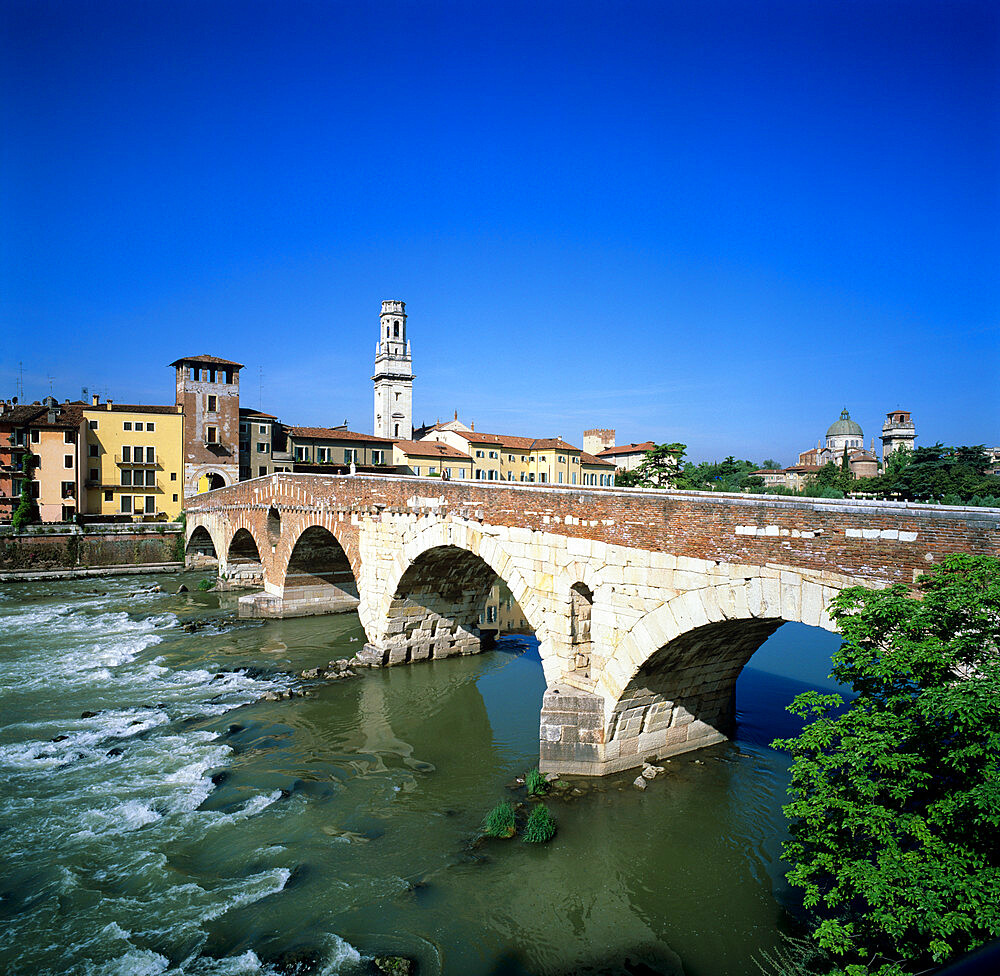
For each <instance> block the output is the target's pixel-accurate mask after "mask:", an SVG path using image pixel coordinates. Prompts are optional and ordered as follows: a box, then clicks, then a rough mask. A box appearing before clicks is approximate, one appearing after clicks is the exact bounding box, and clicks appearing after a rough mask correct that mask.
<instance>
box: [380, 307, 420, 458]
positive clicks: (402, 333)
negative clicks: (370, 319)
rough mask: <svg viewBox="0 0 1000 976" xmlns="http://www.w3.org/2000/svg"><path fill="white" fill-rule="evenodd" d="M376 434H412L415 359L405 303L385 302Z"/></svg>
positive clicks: (400, 436)
mask: <svg viewBox="0 0 1000 976" xmlns="http://www.w3.org/2000/svg"><path fill="white" fill-rule="evenodd" d="M372 380H373V381H374V382H375V436H376V437H391V438H393V440H409V439H410V438H411V437H412V436H413V358H412V357H411V356H410V344H409V342H407V340H406V302H396V301H388V302H382V314H381V315H380V316H379V337H378V345H377V346H376V347H375V375H374V376H373V377H372Z"/></svg>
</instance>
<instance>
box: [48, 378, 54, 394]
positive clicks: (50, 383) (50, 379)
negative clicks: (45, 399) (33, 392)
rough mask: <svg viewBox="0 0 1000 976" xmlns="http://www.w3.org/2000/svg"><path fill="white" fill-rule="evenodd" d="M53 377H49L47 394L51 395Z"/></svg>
mask: <svg viewBox="0 0 1000 976" xmlns="http://www.w3.org/2000/svg"><path fill="white" fill-rule="evenodd" d="M53 379H54V377H52V376H50V377H49V396H52V380H53Z"/></svg>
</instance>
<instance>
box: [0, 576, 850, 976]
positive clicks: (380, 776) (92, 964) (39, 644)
mask: <svg viewBox="0 0 1000 976" xmlns="http://www.w3.org/2000/svg"><path fill="white" fill-rule="evenodd" d="M179 580H180V578H179V577H177V578H170V577H164V578H162V579H161V580H159V581H160V582H162V583H163V584H164V588H165V589H167V590H170V591H173V590H175V589H176V585H177V583H178V582H179ZM188 583H189V584H190V579H188ZM137 588H138V587H137V584H136V583H135V582H134V581H128V580H117V581H100V583H99V585H98V586H95V584H94V581H92V580H91V581H80V582H79V583H72V584H60V585H59V586H55V585H52V584H48V585H43V584H32V585H22V586H18V587H13V588H8V589H6V590H4V591H2V592H0V707H2V710H3V711H2V715H3V727H2V729H0V781H2V782H3V783H4V784H5V789H4V791H3V794H2V797H0V859H2V861H3V864H4V872H3V878H2V881H0V916H2V918H3V925H0V970H2V971H3V972H6V973H32V974H33V973H51V974H57V973H67V972H79V973H94V974H110V973H130V974H131V973H169V974H181V973H183V974H208V973H212V974H221V973H232V974H243V973H276V972H280V971H288V967H289V966H290V965H291V962H290V960H292V959H293V958H297V959H299V960H300V961H302V962H303V964H304V965H305V964H308V965H307V966H306V968H305V969H303V970H300V971H313V972H326V973H352V972H368V971H370V962H369V957H370V956H371V955H372V954H375V953H385V952H394V953H402V954H406V955H410V956H413V957H415V958H417V959H419V961H420V964H421V967H422V968H421V971H422V972H424V973H436V972H441V973H447V974H452V973H454V974H487V973H499V972H508V973H538V974H543V973H544V974H548V973H569V972H579V971H586V970H587V968H588V967H593V968H592V970H591V971H595V972H596V971H615V972H618V971H623V970H622V969H621V966H622V964H623V962H624V961H625V960H626V959H631V960H633V961H638V960H644V961H646V963H647V964H648V965H650V966H651V967H652V968H653V970H654V971H658V972H664V973H676V972H682V971H683V972H685V973H687V974H689V976H698V974H704V976H709V974H711V976H724V974H728V973H731V974H744V973H747V972H751V971H754V967H753V963H752V956H753V954H754V953H755V952H757V951H759V950H760V949H761V948H762V947H771V946H773V945H774V943H775V940H776V939H777V938H778V936H779V931H780V926H781V924H782V923H781V919H782V910H781V908H780V907H779V902H780V901H781V900H782V899H783V898H785V897H786V890H785V887H784V882H783V880H782V873H783V869H782V866H781V864H780V863H779V861H778V851H779V846H780V842H781V839H782V836H783V822H782V818H781V814H780V805H781V803H782V802H783V800H784V789H785V784H786V780H787V774H786V762H785V760H784V759H783V757H781V756H779V755H777V754H775V753H773V752H772V751H771V750H770V749H769V748H768V743H769V742H770V740H771V739H772V738H773V737H774V736H775V735H779V734H781V735H784V734H787V733H788V732H794V731H795V729H796V728H797V725H796V720H794V719H792V718H791V717H790V716H788V715H787V714H786V713H785V712H784V711H783V707H784V705H785V704H787V702H788V700H789V699H790V698H791V696H792V695H793V694H795V693H796V692H797V691H799V690H802V688H803V687H804V686H803V684H802V683H801V682H802V680H803V679H806V680H807V681H808V682H809V683H811V684H816V683H818V682H822V680H823V678H824V676H825V674H826V673H827V671H828V670H829V669H828V666H827V665H826V662H827V661H828V660H829V655H830V653H831V652H832V650H833V649H834V647H835V646H836V638H834V637H832V636H831V635H829V634H825V633H823V632H820V631H810V630H809V629H808V628H803V627H795V626H794V625H787V626H786V627H785V628H782V630H779V631H778V633H777V634H776V635H775V637H774V638H772V642H775V641H777V642H778V643H777V644H774V645H773V646H772V642H769V644H768V645H766V646H765V648H763V649H762V650H761V652H759V654H758V655H757V657H755V658H754V661H753V663H754V665H759V664H760V663H761V662H763V664H765V665H766V666H767V668H768V670H769V671H771V672H774V671H783V672H784V674H785V677H780V676H776V675H775V674H773V673H765V671H763V670H755V669H750V668H748V669H746V671H745V672H744V674H743V676H742V677H741V679H740V683H739V686H738V716H737V717H738V736H737V739H736V741H735V742H734V743H731V744H725V745H721V746H717V747H713V748H712V749H708V750H704V751H702V752H701V753H697V754H694V755H689V756H684V757H680V758H677V759H674V760H673V761H672V762H670V763H668V764H666V765H667V769H668V772H667V774H666V775H665V776H664V777H663V778H661V779H657V780H655V781H654V782H653V783H652V784H651V785H650V787H649V789H648V790H646V791H645V792H644V793H639V792H637V791H635V790H634V789H632V787H631V785H630V783H631V779H632V778H633V777H634V773H633V774H631V775H627V774H624V775H622V776H621V777H614V778H611V779H608V780H602V781H599V782H581V784H580V786H581V789H582V791H583V795H579V796H574V797H572V798H570V799H568V800H560V799H554V800H552V801H551V808H552V810H553V812H554V813H555V815H556V817H557V819H558V823H559V833H558V835H557V837H556V840H555V841H554V842H553V843H552V844H549V845H546V846H542V847H540V848H537V847H535V846H533V845H527V844H522V843H520V842H519V841H517V840H513V841H507V842H500V841H493V842H488V843H485V844H483V843H481V842H479V840H478V827H479V824H480V822H481V820H482V817H483V815H484V813H485V812H486V810H487V809H488V808H489V807H490V806H492V805H493V804H494V803H495V802H497V801H498V800H500V799H503V798H505V797H507V796H509V795H510V794H509V793H507V791H506V790H505V787H504V784H505V783H507V782H508V781H510V780H511V779H512V778H513V777H514V776H515V775H517V774H518V773H521V772H523V771H524V770H525V769H527V768H529V767H531V766H533V765H535V763H536V762H537V745H538V743H537V738H538V713H539V708H540V705H541V695H542V691H543V687H544V681H543V678H542V673H541V666H540V662H539V660H538V656H537V651H536V650H535V649H534V644H533V642H532V641H530V640H529V639H526V638H514V639H510V640H509V641H504V642H501V646H500V648H499V649H498V650H496V651H493V652H491V653H488V654H483V655H480V656H476V657H470V658H462V659H448V660H444V661H434V662H428V663H426V664H421V665H416V666H412V667H399V668H394V669H389V670H386V671H381V672H371V673H365V674H364V675H362V676H360V677H358V678H356V679H354V680H350V681H340V682H334V683H330V684H317V683H311V684H310V683H308V682H302V681H301V680H300V679H298V678H296V677H295V675H297V673H298V672H300V671H301V670H303V669H305V668H309V667H314V666H316V665H319V664H322V663H325V662H326V661H328V660H330V659H332V658H336V657H344V656H349V655H350V654H351V653H353V652H354V650H356V649H357V647H358V646H360V644H359V642H360V641H361V640H363V636H364V635H363V633H362V631H361V628H360V625H359V623H358V620H357V617H356V615H338V616H333V617H319V618H302V619H297V620H287V621H268V622H267V623H263V624H262V623H260V622H255V621H239V622H235V623H232V622H228V621H229V618H231V616H232V613H231V608H229V607H228V603H229V602H230V601H231V600H232V599H233V598H232V597H229V596H226V595H215V594H203V593H197V592H192V593H186V594H174V593H173V592H170V593H161V594H145V595H142V594H140V595H135V594H136V590H137ZM95 589H96V590H98V592H93V591H94V590H95ZM101 593H104V594H106V595H103V596H102V595H100V594H101ZM220 600H221V601H224V602H223V605H221V606H220ZM192 622H197V623H199V624H201V623H203V622H204V623H207V624H208V626H207V627H205V628H203V629H199V630H196V631H195V632H187V631H185V630H184V629H183V625H184V624H186V623H192ZM810 668H811V669H812V670H811V671H810V670H809V669H810ZM289 687H292V688H296V689H302V690H307V692H308V694H307V696H305V697H294V698H292V699H290V700H283V701H263V700H261V695H262V694H263V693H264V692H265V691H267V690H283V689H286V688H289ZM88 713H94V714H88ZM84 715H86V716H87V717H81V716H84ZM602 967H606V968H602Z"/></svg>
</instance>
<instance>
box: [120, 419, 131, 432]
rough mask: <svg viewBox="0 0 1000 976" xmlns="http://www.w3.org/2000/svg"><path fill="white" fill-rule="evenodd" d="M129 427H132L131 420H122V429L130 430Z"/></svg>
mask: <svg viewBox="0 0 1000 976" xmlns="http://www.w3.org/2000/svg"><path fill="white" fill-rule="evenodd" d="M131 429H132V421H131V420H124V421H122V430H131Z"/></svg>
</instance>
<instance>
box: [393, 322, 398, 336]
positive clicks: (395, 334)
mask: <svg viewBox="0 0 1000 976" xmlns="http://www.w3.org/2000/svg"><path fill="white" fill-rule="evenodd" d="M392 337H393V338H394V339H398V338H399V323H398V322H396V323H394V324H393V327H392Z"/></svg>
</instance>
